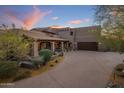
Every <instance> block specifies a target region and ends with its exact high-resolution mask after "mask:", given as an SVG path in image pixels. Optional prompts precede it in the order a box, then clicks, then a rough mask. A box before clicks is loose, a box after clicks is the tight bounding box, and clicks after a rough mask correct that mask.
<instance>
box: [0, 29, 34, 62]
mask: <svg viewBox="0 0 124 93" xmlns="http://www.w3.org/2000/svg"><path fill="white" fill-rule="evenodd" d="M5 32H6V31H5ZM31 42H32V41H31V40H29V39H25V38H24V36H22V35H21V34H17V33H15V32H14V31H13V30H12V31H11V30H10V31H8V32H7V33H4V34H0V59H1V60H3V59H4V60H12V61H13V60H20V59H22V58H24V57H26V56H27V55H28V54H29V52H30V45H31Z"/></svg>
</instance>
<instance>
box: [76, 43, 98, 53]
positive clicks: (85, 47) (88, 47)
mask: <svg viewBox="0 0 124 93" xmlns="http://www.w3.org/2000/svg"><path fill="white" fill-rule="evenodd" d="M77 48H78V50H91V51H97V50H98V42H78V43H77Z"/></svg>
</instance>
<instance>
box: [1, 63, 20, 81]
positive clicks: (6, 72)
mask: <svg viewBox="0 0 124 93" xmlns="http://www.w3.org/2000/svg"><path fill="white" fill-rule="evenodd" d="M17 72H18V66H17V63H16V62H0V78H1V79H6V78H10V77H13V76H15V75H16V74H17Z"/></svg>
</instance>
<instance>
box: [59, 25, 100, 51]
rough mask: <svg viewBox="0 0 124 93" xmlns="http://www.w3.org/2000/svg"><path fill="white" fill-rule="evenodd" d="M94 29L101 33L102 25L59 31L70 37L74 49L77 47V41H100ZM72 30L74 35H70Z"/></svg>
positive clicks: (64, 36) (61, 35)
mask: <svg viewBox="0 0 124 93" xmlns="http://www.w3.org/2000/svg"><path fill="white" fill-rule="evenodd" d="M93 30H95V31H98V32H97V33H98V34H99V35H100V32H101V31H100V26H98V27H95V28H93V27H81V28H73V29H68V30H66V31H58V35H59V36H60V37H62V38H65V39H68V40H69V41H70V42H71V43H72V45H73V49H74V48H77V42H98V39H97V36H96V34H95V33H94V32H93ZM70 32H73V35H70ZM98 47H99V46H98Z"/></svg>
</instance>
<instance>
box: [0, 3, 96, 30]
mask: <svg viewBox="0 0 124 93" xmlns="http://www.w3.org/2000/svg"><path fill="white" fill-rule="evenodd" d="M94 7H95V6H86V5H38V6H32V5H7V6H5V5H1V6H0V25H2V24H6V25H8V26H11V25H12V24H15V25H16V27H24V28H26V29H32V28H35V27H41V28H42V27H49V26H52V27H60V28H61V27H72V28H73V27H85V26H91V25H94V12H95V11H94Z"/></svg>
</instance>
